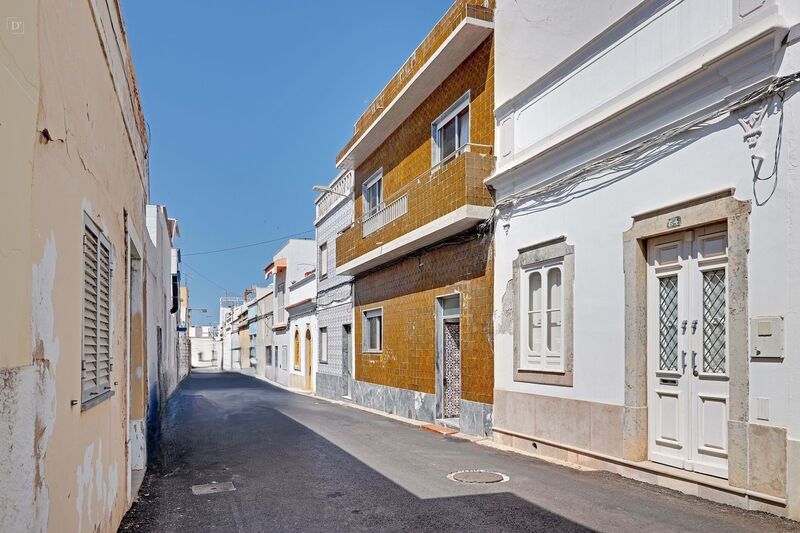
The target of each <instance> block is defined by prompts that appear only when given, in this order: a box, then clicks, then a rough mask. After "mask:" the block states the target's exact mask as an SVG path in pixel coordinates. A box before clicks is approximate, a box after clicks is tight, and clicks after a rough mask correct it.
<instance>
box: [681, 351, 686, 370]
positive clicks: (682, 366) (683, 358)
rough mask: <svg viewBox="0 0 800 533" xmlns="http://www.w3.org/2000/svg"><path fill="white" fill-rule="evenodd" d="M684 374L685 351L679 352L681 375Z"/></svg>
mask: <svg viewBox="0 0 800 533" xmlns="http://www.w3.org/2000/svg"><path fill="white" fill-rule="evenodd" d="M685 373H686V350H681V374H685Z"/></svg>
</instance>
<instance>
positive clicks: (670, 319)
mask: <svg viewBox="0 0 800 533" xmlns="http://www.w3.org/2000/svg"><path fill="white" fill-rule="evenodd" d="M658 331H659V337H658V350H659V352H658V353H659V356H658V368H659V369H660V370H678V276H667V277H663V278H659V280H658Z"/></svg>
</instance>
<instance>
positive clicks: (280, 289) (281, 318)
mask: <svg viewBox="0 0 800 533" xmlns="http://www.w3.org/2000/svg"><path fill="white" fill-rule="evenodd" d="M285 293H286V284H285V283H278V286H277V287H275V300H276V302H275V306H276V307H277V308H278V311H277V315H278V324H282V323H283V322H285V321H286V314H285V312H286V308H285V307H284V305H283V303H284V296H285Z"/></svg>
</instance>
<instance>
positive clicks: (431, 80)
mask: <svg viewBox="0 0 800 533" xmlns="http://www.w3.org/2000/svg"><path fill="white" fill-rule="evenodd" d="M482 4H483V1H482V0H481V1H478V0H456V2H455V4H453V6H452V7H451V8H450V9H449V10H448V11H447V13H445V15H444V16H443V17H442V18H441V20H439V22H438V23H437V24H436V26H434V28H433V30H431V32H430V33H429V34H428V35H427V36H426V37H425V39H424V40H423V41H422V43H421V44H420V45H419V46H418V47H417V49H416V50H414V53H413V54H411V57H409V58H408V60H407V61H406V62H405V63H404V64H403V66H402V67H401V68H400V70H399V71H398V72H397V73H396V74H395V75H394V76H393V77H392V79H391V80H389V83H388V84H387V85H386V87H384V89H383V90H382V91H381V93H380V94H379V95H378V97H377V98H375V100H373V101H372V103H371V104H370V106H369V107H368V108H367V110H366V111H364V113H363V114H362V115H361V117H360V118H359V119H358V121H356V124H355V126H354V128H353V137H352V138H351V139H350V141H349V142H348V143H347V145H346V146H345V147H344V148H343V149H342V151H341V152H340V153H339V155H338V156H337V158H336V166H337V167H339V168H351V169H352V168H356V167H357V166H358V165H359V163H361V162H362V161H363V160H364V158H365V157H367V156H368V155H369V154H371V153H372V152H373V151H374V150H375V149H376V148H378V147H379V146H380V145H381V143H383V141H385V140H386V138H387V137H388V136H389V134H391V132H393V131H394V130H395V129H396V128H397V127H398V126H399V125H400V124H402V122H403V120H405V119H406V118H407V117H408V115H409V114H411V112H412V111H413V110H414V109H416V108H417V107H418V106H419V105H420V104H421V103H422V102H423V101H424V100H425V98H427V97H428V96H429V95H430V94H431V92H433V90H434V89H435V88H436V87H438V86H439V85H440V84H441V83H442V82H443V81H444V80H445V79H446V78H447V76H449V75H450V74H451V73H452V72H453V70H455V68H456V67H457V66H458V65H460V64H461V63H462V62H463V61H464V60H465V59H466V58H467V57H469V55H470V54H471V53H472V52H473V51H475V49H476V48H477V47H478V46H479V45H480V44H481V43H482V42H483V41H485V40H486V38H487V37H489V36H490V35H491V33H492V31H493V28H494V10H493V9H492V8H491V7H484V6H483V5H482ZM490 5H494V2H491V3H490Z"/></svg>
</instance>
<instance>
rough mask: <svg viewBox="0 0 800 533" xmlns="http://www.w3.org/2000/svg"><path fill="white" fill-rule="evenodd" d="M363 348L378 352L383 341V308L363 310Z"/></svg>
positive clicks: (366, 350) (367, 350)
mask: <svg viewBox="0 0 800 533" xmlns="http://www.w3.org/2000/svg"><path fill="white" fill-rule="evenodd" d="M361 333H362V337H363V350H364V351H365V352H368V353H370V352H372V353H375V352H380V351H381V349H382V347H383V346H382V342H383V309H370V310H369V311H364V319H363V327H362V331H361Z"/></svg>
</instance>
